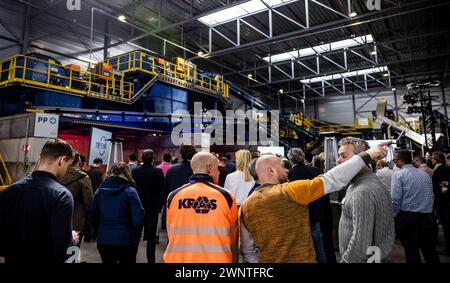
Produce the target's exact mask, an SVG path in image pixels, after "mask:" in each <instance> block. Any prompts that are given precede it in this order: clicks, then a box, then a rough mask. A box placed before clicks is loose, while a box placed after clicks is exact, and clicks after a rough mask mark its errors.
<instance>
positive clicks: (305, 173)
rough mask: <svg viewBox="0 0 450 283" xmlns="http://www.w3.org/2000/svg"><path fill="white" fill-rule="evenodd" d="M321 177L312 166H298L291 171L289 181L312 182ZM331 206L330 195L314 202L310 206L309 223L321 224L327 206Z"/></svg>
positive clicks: (317, 170)
mask: <svg viewBox="0 0 450 283" xmlns="http://www.w3.org/2000/svg"><path fill="white" fill-rule="evenodd" d="M317 176H319V169H317V168H316V167H312V166H305V165H304V164H298V165H295V166H294V167H292V168H291V169H290V170H289V174H288V178H289V181H291V182H292V181H296V180H311V179H314V178H315V177H317ZM327 205H330V200H329V198H328V195H325V196H323V197H321V198H320V199H318V200H316V201H313V202H312V203H310V204H309V222H310V223H311V224H312V223H316V222H320V221H322V220H323V219H324V217H325V212H324V211H325V206H327Z"/></svg>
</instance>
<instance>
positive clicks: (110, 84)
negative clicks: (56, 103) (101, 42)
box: [0, 54, 134, 103]
mask: <svg viewBox="0 0 450 283" xmlns="http://www.w3.org/2000/svg"><path fill="white" fill-rule="evenodd" d="M19 58H23V61H24V64H23V66H19V65H17V60H18V59H19ZM29 60H33V61H40V62H44V63H46V64H48V67H47V71H46V72H44V71H41V70H36V69H33V68H30V67H28V66H27V62H29ZM7 61H10V62H11V63H10V64H9V67H8V68H7V69H2V65H3V63H5V62H7ZM52 67H62V68H64V69H65V70H66V71H67V73H68V74H69V76H62V75H59V74H52V73H51V69H52ZM17 69H22V76H21V77H18V76H16V70H17ZM27 71H29V72H33V73H38V74H44V75H46V76H47V82H46V83H45V82H38V81H34V80H29V79H26V78H25V74H26V73H27ZM4 72H7V74H8V79H7V80H2V81H0V87H2V86H7V85H11V84H15V83H19V84H24V85H29V86H34V87H42V88H47V89H52V90H56V91H60V92H68V93H73V94H78V95H86V96H91V97H95V98H101V99H105V100H110V101H116V102H125V103H131V101H132V96H133V91H134V89H133V84H132V83H130V82H126V81H124V80H123V77H122V78H121V80H115V79H114V77H112V78H111V79H109V80H105V79H104V76H101V75H99V74H95V73H92V72H89V71H87V70H86V71H85V72H83V73H81V78H77V77H74V76H73V70H72V68H68V67H65V66H62V65H60V64H56V63H52V62H50V61H45V60H41V59H38V58H34V57H30V56H26V55H22V54H18V55H14V56H12V57H10V58H8V59H5V60H3V61H1V62H0V75H3V73H4ZM51 77H57V78H60V79H67V80H68V84H69V85H68V86H67V87H64V86H60V85H56V84H53V83H52V81H51V79H50V78H51ZM99 81H101V82H99ZM74 83H80V84H83V85H86V87H87V90H85V89H77V88H74ZM95 87H97V88H98V89H100V90H101V91H94V90H93V89H94V88H95Z"/></svg>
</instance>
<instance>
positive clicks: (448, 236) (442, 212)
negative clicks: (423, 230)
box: [431, 151, 450, 255]
mask: <svg viewBox="0 0 450 283" xmlns="http://www.w3.org/2000/svg"><path fill="white" fill-rule="evenodd" d="M431 164H432V165H433V167H432V168H433V176H432V180H433V192H434V207H435V209H436V210H437V212H438V216H439V220H440V222H441V224H442V227H443V228H444V238H445V245H446V246H445V247H446V249H445V250H444V251H439V253H440V254H444V255H450V206H449V203H448V201H447V198H446V197H445V196H444V193H443V192H442V187H443V184H442V183H443V182H446V181H448V177H449V169H448V168H447V166H446V162H445V154H444V153H442V152H440V151H435V152H433V154H432V155H431ZM435 233H436V234H437V228H435Z"/></svg>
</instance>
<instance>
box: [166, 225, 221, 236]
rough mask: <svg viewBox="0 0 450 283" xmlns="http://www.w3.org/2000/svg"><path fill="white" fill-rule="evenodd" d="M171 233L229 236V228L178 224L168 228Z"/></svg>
mask: <svg viewBox="0 0 450 283" xmlns="http://www.w3.org/2000/svg"><path fill="white" fill-rule="evenodd" d="M168 229H169V230H168V231H169V233H170V234H171V235H186V234H197V235H198V234H201V235H223V236H229V235H230V229H229V228H223V227H215V226H178V227H173V228H168Z"/></svg>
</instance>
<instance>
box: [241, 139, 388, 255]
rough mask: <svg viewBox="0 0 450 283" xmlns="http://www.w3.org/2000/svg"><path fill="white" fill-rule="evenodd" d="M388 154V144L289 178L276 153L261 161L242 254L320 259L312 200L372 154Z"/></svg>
mask: <svg viewBox="0 0 450 283" xmlns="http://www.w3.org/2000/svg"><path fill="white" fill-rule="evenodd" d="M384 156H386V149H385V147H384V144H383V145H381V146H379V147H377V148H373V149H369V150H367V151H365V152H362V153H360V154H358V155H355V156H354V157H352V158H351V159H350V160H348V161H347V162H346V163H344V164H341V165H339V166H337V167H335V168H333V169H332V170H330V171H328V172H327V173H326V174H324V175H322V176H319V177H316V178H314V179H312V180H299V181H294V182H287V181H288V179H287V172H286V170H285V169H284V168H283V166H282V162H281V160H280V159H278V158H277V157H275V156H270V155H266V156H262V157H261V158H259V159H258V161H257V163H256V172H257V175H258V179H259V181H260V184H262V185H261V186H260V187H259V188H258V189H256V190H255V192H254V193H253V194H252V195H251V196H250V197H249V198H247V199H246V200H245V201H244V202H243V203H242V205H241V208H240V218H239V219H240V233H241V254H242V256H243V258H244V261H245V262H261V263H262V262H267V263H273V262H276V263H283V262H295V263H297V262H316V256H315V252H314V246H313V242H312V237H311V231H310V225H309V214H308V204H309V203H310V202H312V201H314V200H316V199H319V198H320V197H322V196H323V195H325V194H329V193H331V192H335V191H338V190H341V189H343V188H345V187H346V186H347V184H348V183H349V182H350V180H352V179H353V177H355V176H356V175H357V174H358V173H359V172H360V171H361V169H362V168H364V167H365V166H366V165H367V164H369V163H370V162H371V161H372V160H378V159H381V158H383V157H384Z"/></svg>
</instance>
